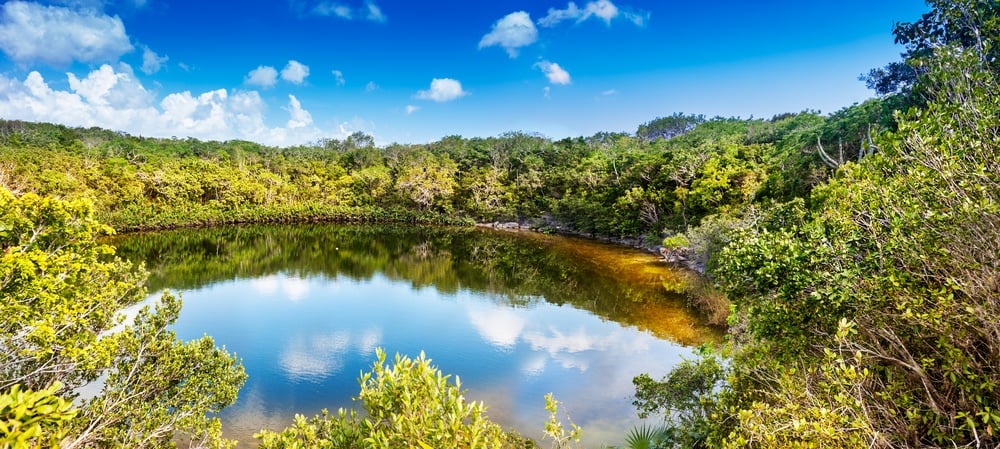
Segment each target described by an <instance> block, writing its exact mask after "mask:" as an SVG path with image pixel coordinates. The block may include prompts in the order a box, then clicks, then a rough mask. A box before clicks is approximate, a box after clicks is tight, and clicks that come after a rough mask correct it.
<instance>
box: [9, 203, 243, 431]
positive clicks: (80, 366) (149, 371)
mask: <svg viewBox="0 0 1000 449" xmlns="http://www.w3.org/2000/svg"><path fill="white" fill-rule="evenodd" d="M111 232H112V231H111V229H110V228H108V227H107V226H105V225H102V224H100V223H98V222H97V221H96V220H95V219H94V218H93V208H92V206H91V204H90V203H89V202H86V201H80V200H78V201H69V202H67V201H60V200H55V199H52V198H42V197H38V196H36V195H34V194H26V195H23V196H21V197H15V196H13V195H12V194H10V193H9V192H7V191H5V190H4V191H0V247H3V248H4V252H3V254H2V256H0V259H2V263H0V296H2V297H3V298H4V301H2V302H0V316H4V317H6V318H5V319H4V320H3V322H2V324H0V392H10V393H11V394H13V393H12V392H14V391H15V388H18V389H20V388H26V389H29V390H42V389H45V388H51V386H53V385H56V384H57V383H58V384H59V385H61V388H59V389H58V391H56V392H55V393H57V394H58V395H59V396H61V397H63V398H74V397H75V395H76V393H74V392H75V391H77V389H78V388H79V387H81V386H84V385H87V384H90V385H91V386H95V387H99V389H100V391H99V392H98V393H96V394H95V395H93V396H89V397H79V398H77V399H78V400H79V403H80V406H79V408H78V413H77V415H76V416H75V417H74V418H73V419H72V421H71V422H70V423H69V424H68V428H67V427H62V426H63V425H64V424H65V423H60V429H59V431H60V432H63V433H64V435H65V438H64V440H63V442H62V443H61V447H63V448H89V447H102V448H118V447H121V448H153V447H171V446H173V441H175V438H180V439H181V440H185V439H186V440H191V441H194V442H196V444H201V445H202V446H204V447H223V446H226V445H227V444H228V442H227V441H226V440H224V439H222V438H221V433H220V429H219V421H218V419H216V418H213V417H210V416H209V415H207V414H208V413H211V412H216V411H218V410H219V409H221V408H222V407H224V406H226V405H228V404H230V403H232V402H233V401H235V399H236V392H237V391H238V390H239V387H240V386H241V385H242V383H243V381H244V379H245V377H246V376H245V374H244V372H243V369H242V367H241V366H240V365H239V364H238V362H237V361H236V360H235V359H234V358H233V356H231V355H230V354H228V353H226V352H225V351H222V350H220V349H218V348H216V347H215V345H214V343H213V342H212V340H211V339H210V338H208V337H203V338H202V339H199V340H196V341H192V342H187V343H184V342H181V341H178V340H177V339H176V338H175V337H174V335H173V333H172V332H170V331H168V330H167V326H169V325H170V324H171V323H172V322H173V320H175V319H176V317H177V314H178V312H179V310H180V302H179V301H178V300H177V299H176V298H173V297H172V296H169V295H167V296H165V297H164V298H163V299H162V300H161V304H160V305H159V306H157V307H156V309H155V310H152V309H151V308H150V307H149V306H146V307H144V308H143V309H142V310H141V311H140V312H139V314H138V316H137V317H136V318H135V320H134V321H133V322H131V323H129V322H125V321H124V319H123V318H124V317H123V316H122V315H121V311H122V309H123V308H125V307H126V306H130V305H134V304H136V303H138V302H139V301H142V300H143V299H144V297H145V290H144V288H143V286H142V283H143V281H144V279H145V273H144V272H143V271H142V270H141V269H138V268H136V267H133V266H132V265H131V264H129V263H127V262H124V261H122V260H120V259H117V258H114V257H113V255H114V249H113V248H111V247H110V246H107V245H105V244H101V243H98V242H97V239H98V237H101V236H104V235H108V234H110V233H111ZM102 376H103V379H102V380H100V381H99V380H98V379H99V378H101V377H102Z"/></svg>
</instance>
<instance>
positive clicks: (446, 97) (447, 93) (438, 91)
mask: <svg viewBox="0 0 1000 449" xmlns="http://www.w3.org/2000/svg"><path fill="white" fill-rule="evenodd" d="M468 94H469V93H468V92H466V91H464V90H462V83H460V82H458V80H453V79H451V78H434V79H433V80H431V88H430V89H428V90H421V91H419V92H417V98H419V99H421V100H433V101H436V102H438V103H443V102H446V101H451V100H455V99H457V98H461V97H464V96H466V95H468Z"/></svg>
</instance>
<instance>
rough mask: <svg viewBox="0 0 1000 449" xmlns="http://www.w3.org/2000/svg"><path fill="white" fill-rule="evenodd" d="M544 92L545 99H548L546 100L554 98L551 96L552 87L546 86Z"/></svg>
mask: <svg viewBox="0 0 1000 449" xmlns="http://www.w3.org/2000/svg"><path fill="white" fill-rule="evenodd" d="M542 92H544V93H545V98H546V99H549V98H552V97H551V95H550V94H551V93H552V87H550V86H545V88H544V89H542Z"/></svg>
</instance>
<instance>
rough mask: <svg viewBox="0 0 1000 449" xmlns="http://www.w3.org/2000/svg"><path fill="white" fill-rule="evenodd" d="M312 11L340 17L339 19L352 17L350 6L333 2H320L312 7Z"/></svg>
mask: <svg viewBox="0 0 1000 449" xmlns="http://www.w3.org/2000/svg"><path fill="white" fill-rule="evenodd" d="M312 13H313V14H315V15H318V16H325V17H331V16H332V17H340V18H341V19H348V20H350V19H352V18H353V14H352V12H351V7H350V6H347V5H344V4H341V3H335V2H321V3H319V4H318V5H316V6H315V7H313V9H312Z"/></svg>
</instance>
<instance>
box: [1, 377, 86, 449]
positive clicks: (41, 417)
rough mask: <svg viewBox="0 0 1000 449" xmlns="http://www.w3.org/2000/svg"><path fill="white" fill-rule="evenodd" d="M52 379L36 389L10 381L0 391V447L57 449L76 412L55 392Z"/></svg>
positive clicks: (57, 387)
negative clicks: (10, 384)
mask: <svg viewBox="0 0 1000 449" xmlns="http://www.w3.org/2000/svg"><path fill="white" fill-rule="evenodd" d="M60 388H62V384H60V383H58V382H56V383H54V384H52V386H50V387H48V388H46V389H44V390H40V391H23V390H21V386H20V385H14V386H13V387H12V388H11V389H10V390H9V391H7V392H5V393H2V394H0V448H3V449H29V448H39V449H40V448H51V449H57V448H58V447H59V444H60V442H61V441H62V439H63V438H64V437H66V434H67V433H68V432H69V423H70V421H71V420H72V419H73V417H75V416H76V410H74V409H73V404H72V403H71V402H69V401H67V400H65V399H63V398H60V397H58V396H56V394H55V393H56V391H58V390H59V389H60Z"/></svg>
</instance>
